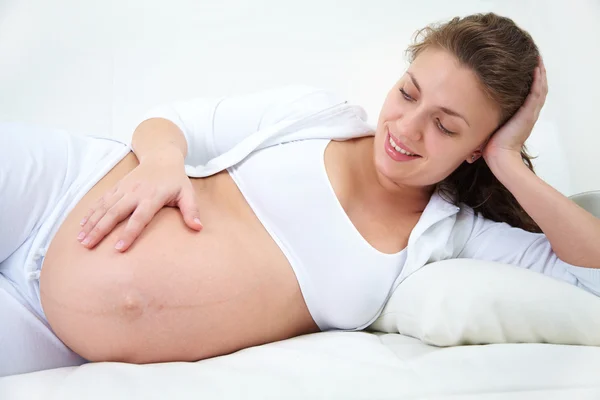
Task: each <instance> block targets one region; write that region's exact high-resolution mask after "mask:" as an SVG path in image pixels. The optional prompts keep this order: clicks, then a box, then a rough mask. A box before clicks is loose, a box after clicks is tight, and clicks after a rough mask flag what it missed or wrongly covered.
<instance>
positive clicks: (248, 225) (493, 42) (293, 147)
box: [0, 14, 600, 375]
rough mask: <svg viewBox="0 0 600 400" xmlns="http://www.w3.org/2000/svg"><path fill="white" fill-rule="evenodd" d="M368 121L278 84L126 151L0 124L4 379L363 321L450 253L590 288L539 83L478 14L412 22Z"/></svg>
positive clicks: (146, 125) (592, 242) (521, 51)
mask: <svg viewBox="0 0 600 400" xmlns="http://www.w3.org/2000/svg"><path fill="white" fill-rule="evenodd" d="M409 56H410V61H411V64H410V66H409V68H408V69H407V71H406V72H405V74H404V75H402V76H401V77H400V79H399V80H398V82H397V83H395V84H394V85H393V87H392V88H391V90H390V91H389V93H388V95H387V97H386V99H385V102H384V104H383V107H382V109H381V111H380V114H379V119H378V122H377V126H376V127H370V126H369V125H368V124H367V123H366V122H365V120H366V116H365V113H364V111H363V110H362V109H361V108H360V107H358V106H354V105H350V104H348V103H347V102H345V101H344V100H342V99H339V98H338V97H337V96H335V95H334V94H332V93H329V92H327V91H324V90H316V89H311V88H307V87H288V88H281V89H275V90H270V91H265V92H259V93H255V94H249V95H244V96H233V97H227V98H224V99H220V100H210V99H204V98H199V99H195V100H190V101H184V102H179V103H176V104H173V105H172V106H165V107H160V108H158V109H156V110H154V111H152V112H150V113H149V114H148V117H147V118H145V119H143V121H142V122H141V123H140V124H139V126H138V127H137V129H136V130H135V132H134V134H133V138H132V142H131V146H128V145H126V144H123V143H120V142H118V141H114V140H109V139H103V138H99V137H83V136H74V135H70V134H68V133H65V132H62V131H48V130H42V129H36V128H31V127H26V126H23V125H17V124H2V125H1V127H0V129H1V131H0V152H1V156H0V167H1V168H2V170H1V174H0V190H1V193H2V197H1V199H0V218H1V225H0V262H1V264H0V273H1V275H0V321H2V325H1V326H0V354H2V358H1V359H0V375H7V374H14V373H20V372H28V371H35V370H39V369H44V368H53V367H59V366H65V365H78V364H81V363H84V362H85V361H86V360H89V361H103V360H112V361H125V362H133V363H150V362H161V361H194V360H200V359H204V358H208V357H213V356H217V355H222V354H228V353H231V352H234V351H237V350H239V349H242V348H245V347H248V346H254V345H259V344H263V343H268V342H272V341H276V340H282V339H286V338H290V337H293V336H297V335H301V334H306V333H310V332H318V331H323V330H333V329H337V330H360V329H363V328H365V327H368V326H369V325H370V324H371V323H372V322H373V321H374V320H375V319H376V318H377V317H378V315H379V313H380V312H381V310H382V308H383V307H384V305H385V303H386V300H387V299H388V298H389V296H390V295H391V293H392V291H393V290H394V289H395V287H396V286H397V285H398V284H399V283H400V282H401V281H402V280H404V279H405V278H406V277H407V276H409V275H410V274H411V273H413V272H414V271H416V270H418V269H419V268H420V267H422V266H423V265H425V264H427V263H429V262H433V261H437V260H442V259H448V258H458V257H462V258H475V259H482V260H492V261H500V262H506V263H511V264H514V265H518V266H521V267H523V268H529V269H532V270H535V271H538V272H540V273H544V274H546V275H549V276H552V277H555V278H557V279H561V280H564V281H566V282H569V283H571V284H573V285H576V286H579V287H581V288H582V289H584V290H588V291H590V292H592V293H595V294H597V295H600V273H599V272H600V250H599V248H598V246H597V243H598V240H599V239H600V220H598V219H597V218H595V217H594V216H592V215H591V214H589V213H588V212H586V211H585V210H583V209H581V208H580V207H578V206H577V205H576V204H575V203H573V202H572V201H570V200H569V199H567V198H566V197H564V196H563V195H561V194H560V193H558V192H557V191H556V190H554V189H553V188H552V187H550V186H548V185H547V184H546V183H544V182H543V181H542V180H541V179H540V178H538V177H537V176H536V175H535V174H534V173H533V171H532V168H531V162H530V160H529V158H528V156H527V153H526V152H525V151H524V147H523V145H524V142H525V140H526V139H527V137H528V136H529V134H530V133H531V130H532V128H533V125H534V123H535V121H536V119H537V116H538V114H539V111H540V109H541V108H542V106H543V103H544V100H545V96H546V92H547V83H546V72H545V68H544V66H543V63H542V62H541V59H540V57H539V53H538V50H537V48H536V46H535V44H534V42H533V41H532V39H531V37H530V36H529V35H528V34H527V33H526V32H524V31H523V30H521V29H520V28H518V27H517V26H516V25H515V24H514V22H513V21H511V20H510V19H507V18H503V17H499V16H497V15H494V14H486V15H472V16H468V17H465V18H455V19H453V20H451V21H449V22H447V23H445V24H442V25H438V26H431V27H428V28H426V29H424V30H423V31H422V32H421V36H420V40H419V41H418V42H417V43H415V44H414V45H412V46H411V47H410V48H409Z"/></svg>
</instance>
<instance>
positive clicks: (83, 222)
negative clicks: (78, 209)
mask: <svg viewBox="0 0 600 400" xmlns="http://www.w3.org/2000/svg"><path fill="white" fill-rule="evenodd" d="M86 222H87V217H85V218H84V219H82V220H81V222H80V223H79V225H81V226H83V225H85V223H86Z"/></svg>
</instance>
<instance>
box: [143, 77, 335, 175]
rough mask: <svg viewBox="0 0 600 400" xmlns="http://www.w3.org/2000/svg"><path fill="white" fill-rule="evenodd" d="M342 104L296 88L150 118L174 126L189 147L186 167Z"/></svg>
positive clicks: (167, 110)
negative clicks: (271, 129)
mask: <svg viewBox="0 0 600 400" xmlns="http://www.w3.org/2000/svg"><path fill="white" fill-rule="evenodd" d="M340 101H342V100H341V99H340V98H338V97H337V96H335V95H334V94H333V93H331V92H328V91H325V90H320V89H315V88H312V87H309V86H301V85H293V86H285V87H279V88H275V89H271V90H265V91H260V92H253V93H248V94H242V95H235V96H228V97H223V98H220V99H217V98H204V97H199V98H195V99H191V100H186V101H178V102H174V103H172V104H168V105H164V106H160V107H156V108H155V109H153V110H151V111H150V112H148V113H147V114H146V119H147V118H153V117H160V118H165V119H168V120H170V121H172V122H173V123H175V124H176V125H177V126H178V127H179V129H181V131H182V132H183V134H184V136H185V139H186V141H187V144H188V155H187V157H186V160H185V162H186V164H189V165H194V166H196V165H206V164H207V163H208V162H209V161H210V160H211V159H213V158H216V157H218V156H220V155H222V154H224V153H226V152H227V151H229V150H231V149H232V148H234V147H235V146H236V145H237V144H238V143H240V142H241V141H243V140H244V139H245V138H247V137H248V136H250V135H252V134H253V133H255V132H257V131H259V130H260V129H263V128H266V127H269V126H271V125H274V124H276V123H278V122H280V121H284V120H286V119H291V118H300V117H302V116H305V115H309V114H311V113H313V112H316V111H317V110H321V109H323V108H326V107H328V106H331V105H333V104H336V103H339V102H340Z"/></svg>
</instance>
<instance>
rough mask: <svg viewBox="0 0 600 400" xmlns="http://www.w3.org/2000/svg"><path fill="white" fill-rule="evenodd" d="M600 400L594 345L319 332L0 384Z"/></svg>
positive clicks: (83, 393)
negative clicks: (178, 358)
mask: <svg viewBox="0 0 600 400" xmlns="http://www.w3.org/2000/svg"><path fill="white" fill-rule="evenodd" d="M155 398H156V399H158V398H161V399H163V398H171V399H187V398H190V399H278V400H279V399H486V400H487V399H511V400H512V399H528V400H531V399H543V400H552V399H600V347H584V346H565V345H549V344H495V345H486V346H461V347H449V348H437V347H432V346H428V345H425V344H423V343H422V342H420V341H418V340H416V339H413V338H410V337H407V336H403V335H399V334H383V333H376V334H373V333H367V332H327V333H317V334H312V335H306V336H301V337H297V338H294V339H290V340H285V341H281V342H277V343H271V344H268V345H264V346H258V347H253V348H249V349H245V350H242V351H239V352H237V353H234V354H231V355H228V356H223V357H217V358H213V359H209V360H204V361H200V362H196V363H167V364H152V365H130V364H120V363H97V364H87V365H83V366H81V367H72V368H60V369H56V370H49V371H41V372H36V373H31V374H24V375H18V376H12V377H7V378H3V379H0V399H2V400H9V399H10V400H13V399H14V400H17V399H27V400H36V399H44V400H50V399H61V400H63V399H144V400H147V399H155Z"/></svg>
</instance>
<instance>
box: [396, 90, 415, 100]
mask: <svg viewBox="0 0 600 400" xmlns="http://www.w3.org/2000/svg"><path fill="white" fill-rule="evenodd" d="M399 90H400V93H402V97H404V98H405V99H406V100H408V101H414V100H415V99H413V98H412V97H411V96H410V95H409V94H408V93H406V91H405V90H404V89H403V88H400V89H399Z"/></svg>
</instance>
